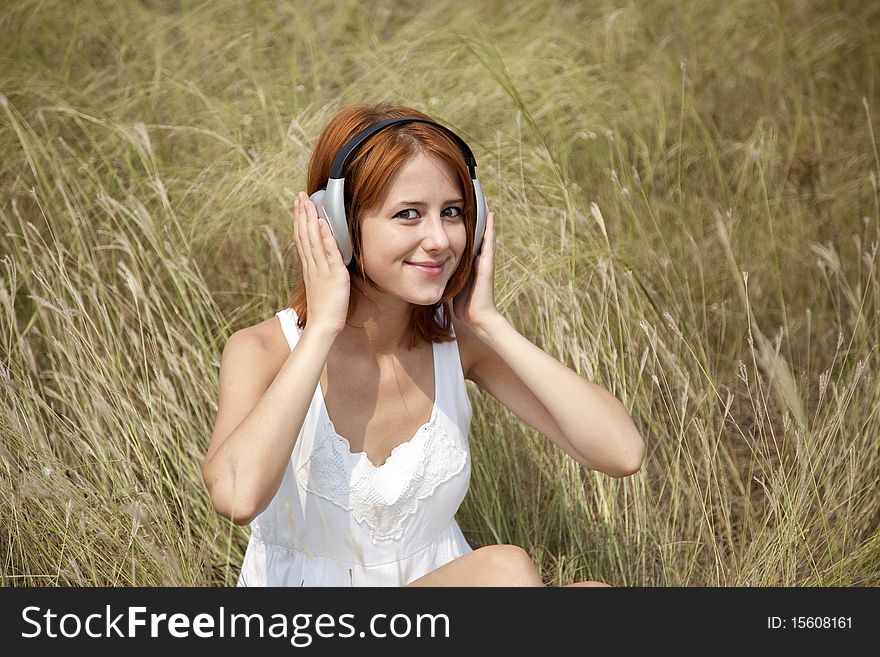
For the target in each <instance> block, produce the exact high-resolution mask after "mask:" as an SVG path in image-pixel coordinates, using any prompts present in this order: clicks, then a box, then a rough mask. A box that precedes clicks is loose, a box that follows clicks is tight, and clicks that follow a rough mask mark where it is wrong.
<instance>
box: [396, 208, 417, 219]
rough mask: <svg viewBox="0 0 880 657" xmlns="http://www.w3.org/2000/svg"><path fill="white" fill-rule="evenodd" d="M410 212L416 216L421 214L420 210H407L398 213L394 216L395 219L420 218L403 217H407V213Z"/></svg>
mask: <svg viewBox="0 0 880 657" xmlns="http://www.w3.org/2000/svg"><path fill="white" fill-rule="evenodd" d="M409 212H414V213H415V214H416V215H418V213H419V212H418V210H416V209H415V208H407V209H406V210H401V211H400V212H398V213H397V214H396V215H394V216H395V217H399V218H401V219H418V216H415V217H413V216H409V217H405V216H403V215H405V214H407V213H409Z"/></svg>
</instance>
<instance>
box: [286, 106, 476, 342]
mask: <svg viewBox="0 0 880 657" xmlns="http://www.w3.org/2000/svg"><path fill="white" fill-rule="evenodd" d="M403 117H412V118H419V119H428V120H432V121H433V119H432V118H431V117H429V116H428V115H427V114H424V113H422V112H419V111H418V110H414V109H411V108H409V107H401V106H397V105H390V104H387V103H380V104H378V105H354V106H350V107H347V108H345V109H343V110H342V111H341V112H339V113H338V114H337V115H336V116H334V117H333V118H332V119H330V121H329V122H328V123H327V125H326V126H325V127H324V130H323V131H322V132H321V134H320V136H319V137H318V141H317V143H316V144H315V149H314V150H313V151H312V156H311V159H310V160H309V170H308V174H307V191H308V194H309V195H311V194H313V193H315V192H316V191H318V190H319V189H321V188H323V187H324V185H325V184H326V183H327V178H328V177H329V176H330V166H331V165H332V164H333V159H334V158H335V157H336V154H337V153H338V152H339V151H340V149H341V148H342V147H343V145H344V144H345V143H346V142H347V141H348V140H349V139H351V138H352V137H354V135H356V134H357V133H358V132H360V131H361V130H363V129H364V128H367V127H369V126H371V125H373V124H374V123H377V122H379V121H382V120H384V119H393V118H403ZM419 153H422V154H425V155H430V156H433V157H436V158H438V159H440V160H442V161H444V162H446V163H448V164H449V165H450V166H451V167H452V169H453V171H454V172H455V174H456V176H457V177H458V181H459V185H460V187H461V191H462V198H463V199H464V208H463V213H464V223H465V228H466V234H467V244H466V245H465V250H464V254H463V255H462V258H461V259H460V261H459V263H458V267H457V268H456V270H455V272H454V273H453V274H452V277H451V278H450V279H449V282H448V283H447V285H446V289H445V290H444V291H443V295H442V296H441V297H440V300H439V301H438V302H437V303H435V304H433V305H431V306H419V305H415V304H413V305H412V307H411V309H410V324H409V348H410V349H412V348H413V347H415V346H418V345H419V344H421V343H423V342H449V341H451V340H454V339H455V338H454V337H453V336H452V332H451V330H450V327H451V325H452V315H451V312H450V310H451V309H450V307H449V306H450V304H449V302H450V301H451V299H452V298H453V297H454V296H455V295H456V294H458V292H460V291H461V289H462V288H463V287H464V286H465V284H466V283H467V280H468V277H469V276H470V274H471V269H472V268H473V258H472V255H471V254H472V253H473V248H474V227H475V226H476V222H477V218H476V200H475V197H474V188H473V184H472V182H471V177H470V174H469V173H468V169H467V165H466V164H465V160H464V155H463V153H462V152H461V148H460V147H459V145H458V143H457V142H456V141H455V140H454V139H453V138H452V137H450V136H449V135H448V134H447V133H446V132H444V131H443V130H441V129H439V128H436V127H434V126H432V125H429V124H426V123H399V124H394V125H391V126H389V127H387V128H384V129H383V130H381V131H379V132H377V133H376V134H374V135H373V136H371V137H370V138H369V139H368V140H367V141H365V142H364V143H363V144H362V145H361V146H360V147H359V148H358V149H357V150H356V151H355V152H354V153H353V154H352V155H351V156H350V157H349V158H348V161H347V162H346V164H345V167H344V168H343V172H342V175H343V177H344V178H345V216H346V217H347V218H348V233H349V237H350V239H351V246H352V260H351V263H350V264H349V265H348V271H349V276H350V277H351V278H352V279H355V278H357V279H359V280H362V281H366V282H367V283H368V284H369V286H370V287H372V288H374V289H380V288H379V286H378V285H377V284H376V283H375V282H374V281H373V280H371V279H370V277H369V276H367V275H366V274H365V273H364V268H363V244H362V241H361V218H362V216H363V214H364V212H367V211H369V210H371V209H373V208H375V207H377V206H378V205H379V202H380V200H381V199H382V197H383V194H384V192H385V188H386V187H387V185H388V183H389V182H390V180H391V178H392V176H393V175H394V172H395V171H396V170H397V169H398V168H400V167H401V166H403V165H404V164H405V163H406V162H407V160H409V159H410V158H411V157H413V156H415V155H417V154H419ZM366 296H367V298H368V299H369V298H370V297H369V294H367V295H366ZM287 305H288V307H290V308H293V309H294V311H295V312H296V314H297V317H298V321H297V325H298V326H299V328H305V325H306V323H307V322H308V303H307V300H306V288H305V282H304V281H303V279H302V275H300V277H299V279H298V280H297V281H296V283H295V284H294V288H293V293H292V294H291V296H290V299H289V301H288V304H287ZM441 306H442V307H443V310H444V312H443V313H442V315H440V317H439V318H438V317H437V316H436V314H437V309H438V308H439V307H441ZM354 308H355V305H354V304H353V303H351V304H349V307H348V316H347V317H346V321H348V320H349V319H351V315H352V313H353V312H354Z"/></svg>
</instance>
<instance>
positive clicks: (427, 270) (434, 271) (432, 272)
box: [406, 262, 445, 276]
mask: <svg viewBox="0 0 880 657" xmlns="http://www.w3.org/2000/svg"><path fill="white" fill-rule="evenodd" d="M406 264H407V265H409V266H410V267H414V268H415V269H417V270H418V271H420V272H422V273H423V274H426V275H428V276H437V275H438V274H440V272H442V271H443V266H444V264H445V262H438V263H436V264H434V263H432V264H430V265H429V264H416V263H415V262H407V263H406Z"/></svg>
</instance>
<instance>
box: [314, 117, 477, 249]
mask: <svg viewBox="0 0 880 657" xmlns="http://www.w3.org/2000/svg"><path fill="white" fill-rule="evenodd" d="M396 123H428V124H430V125H433V126H436V127H438V128H440V129H441V130H443V131H444V132H446V134H448V135H449V136H450V137H452V138H453V139H454V140H455V141H456V142H457V143H458V145H459V147H460V148H461V152H462V154H463V155H464V159H465V163H466V164H467V168H468V173H469V174H470V176H471V181H472V182H473V184H474V197H475V198H476V203H477V222H476V225H475V226H474V251H473V253H474V259H476V257H477V256H478V255H479V254H480V246H481V245H482V242H483V229H484V227H485V226H486V199H485V197H484V196H483V188H482V187H481V186H480V181H479V180H477V173H476V169H477V161H476V159H474V154H473V153H472V152H471V149H470V148H469V147H468V145H467V144H466V143H465V142H464V140H463V139H462V138H461V137H459V136H458V135H457V134H455V133H454V132H452V130H450V129H449V128H447V127H445V126H442V125H440V124H439V123H436V122H435V121H429V120H427V119H417V118H399V119H386V120H384V121H379V122H378V123H374V124H373V125H371V126H370V127H368V128H365V129H364V130H361V131H360V132H359V133H357V134H356V135H355V136H354V137H352V138H351V139H350V140H348V142H346V144H345V145H344V146H343V147H342V148H341V149H340V150H339V153H337V155H336V158H335V159H334V160H333V166H331V167H330V178H329V179H328V180H327V184H326V185H325V186H324V188H322V189H319V190H318V191H316V192H315V193H314V194H312V195H311V196H310V197H309V198H310V199H311V200H312V202H313V203H314V204H315V206H316V207H317V209H318V214H319V215H320V216H321V217H323V218H324V219H326V220H327V223H328V224H329V226H330V231H331V232H332V233H333V237H335V238H336V243H337V244H338V245H339V252H340V253H341V254H342V260H343V262H345V264H346V265H348V264H349V263H350V262H351V257H352V250H351V240H350V239H349V236H348V220H347V218H346V216H345V195H344V191H345V178H343V177H342V168H343V167H344V166H345V162H346V161H347V160H348V158H349V156H350V155H351V154H352V153H353V152H354V151H355V150H357V148H358V146H360V145H361V144H362V143H363V142H365V141H366V140H367V139H369V138H370V137H371V136H372V135H374V134H376V133H377V132H379V131H380V130H383V129H384V128H387V127H388V126H390V125H394V124H396Z"/></svg>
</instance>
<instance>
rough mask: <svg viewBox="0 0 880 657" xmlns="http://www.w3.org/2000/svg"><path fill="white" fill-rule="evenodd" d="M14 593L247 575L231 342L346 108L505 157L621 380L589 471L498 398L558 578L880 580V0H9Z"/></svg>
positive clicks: (521, 321) (506, 495) (542, 313)
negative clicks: (396, 119) (622, 446)
mask: <svg viewBox="0 0 880 657" xmlns="http://www.w3.org/2000/svg"><path fill="white" fill-rule="evenodd" d="M0 34H2V35H3V36H2V38H0V153H2V157H0V224H2V225H0V229H2V230H0V263H2V266H0V322H2V324H0V350H2V356H3V358H2V368H0V550H2V554H0V564H2V566H0V584H3V585H6V586H83V585H99V586H104V585H112V586H123V585H135V586H152V585H197V586H201V585H230V584H234V583H235V579H236V577H237V574H238V565H239V564H240V561H241V557H242V554H243V549H244V546H245V544H246V540H247V536H248V529H247V528H246V527H237V526H234V525H232V524H231V523H229V522H227V521H226V520H224V519H223V518H221V517H219V516H218V515H217V514H216V513H215V512H214V511H213V509H212V508H211V505H210V501H209V499H208V495H207V492H206V491H205V489H204V486H203V484H202V481H201V477H200V465H201V459H202V455H203V454H204V451H205V450H206V448H207V445H208V439H209V437H210V434H211V430H212V428H213V422H214V417H215V414H216V404H217V390H218V388H217V383H218V382H217V376H218V366H219V358H220V353H221V351H222V348H223V345H224V343H225V341H226V338H227V337H228V336H229V335H230V334H231V333H232V332H234V331H235V330H237V329H239V328H242V327H244V326H247V325H251V324H254V323H256V322H259V321H261V320H263V319H266V318H267V317H270V316H271V314H272V313H274V312H275V311H276V310H278V309H280V308H282V307H283V305H284V303H285V302H286V299H287V295H288V293H289V291H290V289H291V285H292V282H293V280H294V276H295V274H296V271H297V269H298V267H299V262H298V257H297V253H296V249H295V247H294V241H293V228H292V224H291V215H290V209H289V208H290V206H291V204H292V199H293V196H294V194H295V193H296V192H297V191H298V190H300V189H302V188H303V187H304V185H305V181H304V174H305V167H306V163H307V158H308V156H309V153H310V149H311V147H312V144H313V143H314V140H315V139H316V137H317V135H318V133H319V132H320V130H321V128H322V127H323V125H324V124H325V123H326V121H327V120H328V119H329V118H330V117H331V116H332V115H333V114H334V113H335V112H336V111H338V110H339V109H340V108H342V107H343V106H345V105H348V104H352V103H365V102H374V101H380V100H389V101H393V102H399V103H402V104H406V105H410V106H412V107H416V108H418V109H421V110H423V111H425V112H427V113H429V114H431V115H432V116H434V117H435V118H437V119H438V120H440V121H441V122H444V123H445V124H447V125H449V126H450V127H452V128H453V129H454V130H456V131H457V132H458V133H459V134H461V135H462V137H463V138H464V139H466V140H467V141H468V142H469V144H470V145H471V147H472V148H473V150H474V152H475V155H476V158H477V162H478V169H477V171H478V174H479V176H480V179H481V182H482V184H483V188H484V190H485V192H486V195H487V198H488V200H489V205H490V207H491V208H493V209H494V210H495V212H496V222H497V232H498V253H497V257H496V262H497V272H496V298H497V300H498V303H499V307H500V309H501V311H502V312H503V313H504V314H505V315H506V316H507V317H508V318H509V319H510V320H511V321H512V322H513V324H514V325H515V326H516V327H517V328H518V329H519V330H520V331H521V332H522V333H523V334H524V335H526V336H527V337H528V338H529V339H531V340H532V341H534V342H535V343H536V344H538V345H539V346H541V347H542V348H544V349H545V350H546V351H547V352H548V353H550V354H552V355H553V356H555V357H556V358H559V359H560V360H562V361H563V362H565V363H566V364H568V365H569V366H571V367H572V368H574V369H575V370H576V371H578V372H579V373H581V374H582V375H584V376H586V377H588V378H589V379H590V380H592V381H595V382H596V383H598V384H599V385H602V386H604V387H606V388H607V389H608V390H610V391H611V392H612V393H613V394H615V395H616V396H617V397H618V398H619V399H621V401H623V402H624V404H625V405H626V407H627V409H629V410H630V412H631V414H632V416H633V418H634V420H635V422H636V425H637V426H638V427H639V429H640V430H641V432H642V435H643V437H644V439H645V443H646V452H647V454H646V458H645V462H644V465H643V467H642V470H641V471H640V472H639V473H637V474H636V475H634V476H632V477H627V478H623V479H614V478H611V477H608V476H605V475H603V474H599V473H596V472H591V471H587V470H585V469H583V468H581V467H580V466H578V465H577V464H576V463H575V462H574V461H572V460H571V459H570V458H568V457H567V456H566V455H565V454H563V453H562V452H561V451H559V450H557V449H556V448H553V447H552V446H551V445H550V443H549V442H547V441H546V440H544V439H543V438H542V437H541V436H539V435H537V434H536V433H535V432H534V431H532V430H531V429H529V428H528V427H525V426H523V425H522V424H521V423H519V422H518V421H517V420H516V418H515V417H514V416H513V415H512V414H511V413H509V412H508V411H507V410H506V409H504V408H503V407H502V406H500V405H499V404H498V403H497V402H496V401H495V400H494V399H493V398H491V397H489V396H488V395H486V394H484V393H481V392H480V391H479V390H478V389H476V388H474V387H473V386H472V384H469V386H471V388H470V391H471V395H472V396H471V399H472V402H473V405H474V421H473V425H472V431H471V449H472V454H473V459H474V466H473V473H472V479H471V488H470V491H469V494H468V496H467V498H466V499H465V501H464V503H463V505H462V507H461V509H460V511H459V513H458V516H457V518H458V521H459V524H460V525H461V527H462V529H463V531H464V533H465V535H466V537H467V538H468V540H469V541H470V542H471V544H472V545H473V546H474V547H479V546H482V545H487V544H491V543H515V544H517V545H520V546H522V547H524V548H525V549H526V550H527V551H528V552H529V553H530V554H531V555H532V556H533V557H534V558H535V560H536V562H537V563H538V565H539V566H540V568H541V572H542V575H543V577H544V580H545V582H546V583H547V584H548V585H558V584H563V583H568V582H571V581H575V580H581V579H598V580H603V581H606V582H609V583H611V584H614V585H616V586H630V585H634V586H679V585H683V586H707V585H709V586H714V585H721V586H792V585H797V586H876V585H878V584H880V486H878V476H880V441H878V429H880V419H878V415H877V409H878V402H880V382H878V379H877V375H876V372H877V366H878V353H877V351H878V321H877V319H878V309H880V283H878V277H877V258H876V256H877V251H878V245H880V210H878V206H880V202H878V176H880V158H878V142H877V133H878V131H880V126H878V119H877V117H878V113H880V103H878V101H880V94H878V89H877V82H878V80H880V71H878V62H880V60H878V54H880V40H878V39H877V38H876V37H877V34H880V4H878V3H871V2H867V3H863V2H856V1H852V2H821V1H819V2H806V1H803V2H795V1H790V2H764V1H763V0H740V1H735V2H731V3H716V2H710V1H708V0H706V1H688V2H626V1H620V2H610V1H599V2H592V3H586V2H585V3H581V2H574V1H572V2H535V1H527V2H517V3H508V2H500V1H491V2H472V1H470V0H461V1H459V0H450V1H446V2H437V3H423V2H391V1H387V0H383V1H378V0H374V1H369V0H368V1H364V0H356V1H354V0H333V1H327V0H324V1H314V2H312V1H310V2H290V1H280V0H272V1H254V2H247V3H241V2H236V1H234V0H216V1H213V2H174V1H171V0H168V1H160V0H155V1H146V0H144V1H142V2H112V1H111V0H102V1H100V2H98V1H87V2H81V3H80V2H77V3H70V2H64V1H61V0H46V1H35V0H21V1H17V2H3V3H2V8H0Z"/></svg>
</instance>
